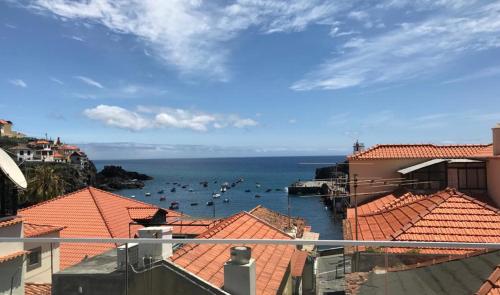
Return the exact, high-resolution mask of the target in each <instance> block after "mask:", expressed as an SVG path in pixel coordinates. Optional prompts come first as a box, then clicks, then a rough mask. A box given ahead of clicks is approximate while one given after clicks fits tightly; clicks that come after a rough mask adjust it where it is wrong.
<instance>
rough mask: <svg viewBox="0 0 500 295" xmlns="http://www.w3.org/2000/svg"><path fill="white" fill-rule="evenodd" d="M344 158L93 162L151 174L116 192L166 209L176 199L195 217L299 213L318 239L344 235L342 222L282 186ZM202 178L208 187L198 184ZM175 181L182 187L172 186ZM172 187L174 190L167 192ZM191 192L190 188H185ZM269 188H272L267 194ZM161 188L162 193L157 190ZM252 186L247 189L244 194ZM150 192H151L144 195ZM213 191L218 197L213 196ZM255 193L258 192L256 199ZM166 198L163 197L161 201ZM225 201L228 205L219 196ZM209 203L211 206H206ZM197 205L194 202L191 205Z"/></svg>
mask: <svg viewBox="0 0 500 295" xmlns="http://www.w3.org/2000/svg"><path fill="white" fill-rule="evenodd" d="M343 160H345V157H338V156H330V157H317V156H315V157H262V158H211V159H154V160H153V159H151V160H109V161H108V160H99V161H94V163H95V165H96V167H97V169H98V170H100V169H102V168H103V167H104V166H105V165H119V166H122V167H123V168H124V169H125V170H127V171H136V172H139V173H144V174H147V175H150V176H152V177H153V178H154V179H153V180H150V181H146V182H145V187H144V188H143V189H125V190H120V191H116V193H118V194H120V195H123V196H127V197H131V196H135V199H136V200H139V201H143V202H147V203H151V204H155V205H158V206H161V207H163V208H168V207H169V206H170V203H171V202H179V209H178V211H180V212H183V213H186V214H188V215H191V216H193V217H213V216H215V217H227V216H229V215H232V214H235V213H237V212H240V211H243V210H245V211H250V210H251V209H252V208H254V207H255V206H257V205H262V206H265V207H267V208H269V209H272V210H276V211H279V212H281V213H284V214H287V213H288V202H290V213H291V215H292V216H300V217H302V218H304V219H305V220H306V222H307V223H308V224H309V225H311V226H312V229H313V231H315V232H319V233H320V238H321V239H342V225H341V222H340V221H337V222H334V221H333V218H332V213H331V211H329V210H327V209H326V208H325V206H324V205H323V203H322V202H321V199H320V197H317V196H289V195H288V194H287V192H286V190H285V188H286V187H287V186H288V185H290V184H292V183H293V182H295V181H297V180H307V179H312V178H313V177H314V173H315V169H316V168H318V167H324V166H329V164H332V163H337V162H341V161H343ZM240 178H242V179H243V182H241V183H238V184H236V186H235V187H232V188H230V189H228V190H227V191H226V192H225V193H221V192H220V188H221V185H222V184H223V183H224V182H228V183H229V185H231V184H232V183H234V182H236V181H237V180H238V179H240ZM204 181H206V182H207V183H208V187H203V185H201V184H200V183H201V182H204ZM174 182H177V183H179V184H180V185H181V186H186V188H185V189H183V188H181V187H180V186H174V185H173V183H174ZM173 187H175V188H176V192H171V189H172V188H173ZM190 189H191V190H192V191H189V190H190ZM268 189H270V190H271V191H270V192H266V191H267V190H268ZM161 190H164V193H158V192H159V191H161ZM246 190H250V192H245V191H246ZM147 192H149V193H150V194H151V196H146V193H147ZM212 193H220V194H221V197H220V198H217V199H213V198H212ZM255 195H260V196H261V197H260V198H256V197H255ZM160 197H165V198H166V200H165V201H160ZM224 199H228V200H229V202H228V203H224V202H223V200H224ZM208 201H213V202H214V206H207V205H206V203H207V202H208ZM192 203H198V205H197V206H191V204H192Z"/></svg>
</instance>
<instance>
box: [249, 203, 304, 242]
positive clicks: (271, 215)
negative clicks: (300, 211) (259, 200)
mask: <svg viewBox="0 0 500 295" xmlns="http://www.w3.org/2000/svg"><path fill="white" fill-rule="evenodd" d="M249 213H250V214H252V215H254V216H257V217H258V218H260V219H262V220H264V221H266V222H267V223H269V224H271V225H273V226H274V227H277V228H279V229H281V230H282V231H284V232H290V231H291V230H293V229H296V230H297V237H299V238H300V237H302V235H303V233H304V228H305V226H306V222H305V220H304V219H303V218H300V217H291V218H289V217H288V216H287V215H284V214H281V213H279V212H276V211H273V210H271V209H268V208H266V207H263V206H262V205H259V206H257V207H255V208H253V209H252V210H250V212H249ZM290 224H291V225H292V228H290Z"/></svg>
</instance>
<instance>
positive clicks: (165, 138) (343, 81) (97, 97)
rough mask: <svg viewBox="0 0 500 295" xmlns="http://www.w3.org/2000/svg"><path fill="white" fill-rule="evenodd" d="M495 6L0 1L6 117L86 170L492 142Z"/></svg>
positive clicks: (310, 0) (1, 102)
mask: <svg viewBox="0 0 500 295" xmlns="http://www.w3.org/2000/svg"><path fill="white" fill-rule="evenodd" d="M499 47H500V1H487V0H480V1H474V0H380V1H357V0H345V1H344V0H337V1H322V0H295V1H293V0H288V1H279V0H267V1H265V0H233V1H229V0H225V1H217V0H211V1H203V0H168V1H167V0H165V1H155V0H131V1H118V0H115V1H111V0H86V1H68V0H34V1H29V0H20V1H19V0H0V65H1V70H0V118H4V119H8V120H11V121H13V122H14V124H15V125H14V128H15V130H19V131H22V132H24V133H26V134H28V135H30V136H36V137H45V134H47V136H48V137H51V138H56V137H58V136H59V137H61V139H62V140H63V141H65V142H69V143H77V144H79V145H81V146H82V147H83V148H84V149H85V150H86V151H87V153H88V154H89V155H90V157H91V158H93V159H107V158H164V157H222V156H286V155H342V154H348V153H350V152H351V150H352V144H353V142H354V141H355V140H359V141H360V142H363V143H365V145H366V146H371V145H374V144H381V143H436V144H456V143H490V142H491V127H493V126H494V125H495V124H496V123H497V122H500V83H499V81H500V48H499Z"/></svg>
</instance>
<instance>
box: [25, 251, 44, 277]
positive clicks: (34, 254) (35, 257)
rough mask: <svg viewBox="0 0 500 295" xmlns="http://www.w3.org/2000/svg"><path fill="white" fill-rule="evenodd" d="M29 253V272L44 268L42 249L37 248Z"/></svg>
mask: <svg viewBox="0 0 500 295" xmlns="http://www.w3.org/2000/svg"><path fill="white" fill-rule="evenodd" d="M29 251H30V253H29V254H28V259H27V265H26V267H27V269H28V271H29V270H33V269H35V268H39V267H40V266H42V247H37V248H34V249H31V250H29Z"/></svg>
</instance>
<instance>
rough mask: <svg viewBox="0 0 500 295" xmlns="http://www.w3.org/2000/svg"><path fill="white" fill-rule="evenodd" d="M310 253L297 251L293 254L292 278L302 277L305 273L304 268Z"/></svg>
mask: <svg viewBox="0 0 500 295" xmlns="http://www.w3.org/2000/svg"><path fill="white" fill-rule="evenodd" d="M307 256H308V253H307V252H305V251H299V250H296V251H295V252H294V253H293V256H292V261H291V267H292V277H301V276H302V273H303V272H304V266H305V265H306V260H307Z"/></svg>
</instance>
